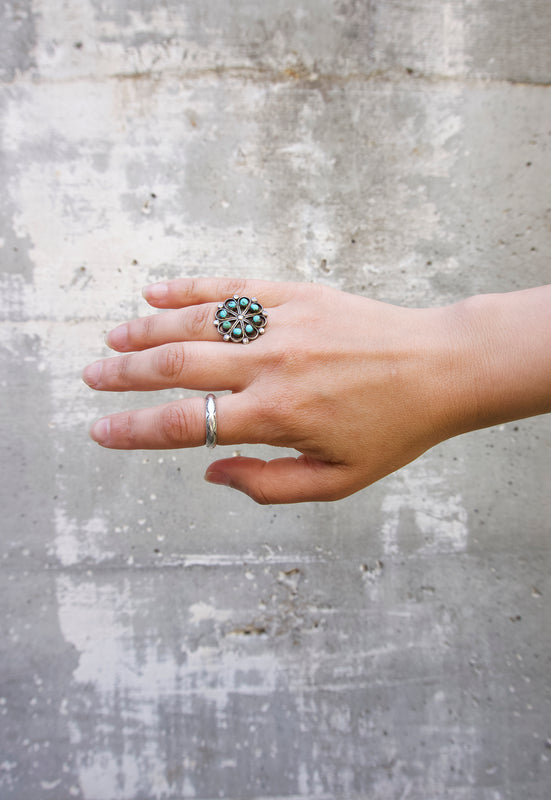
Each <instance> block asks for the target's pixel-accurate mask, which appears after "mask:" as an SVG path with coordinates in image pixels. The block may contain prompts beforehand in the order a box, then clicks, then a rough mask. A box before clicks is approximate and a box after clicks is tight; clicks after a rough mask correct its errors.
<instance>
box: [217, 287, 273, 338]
mask: <svg viewBox="0 0 551 800" xmlns="http://www.w3.org/2000/svg"><path fill="white" fill-rule="evenodd" d="M214 324H215V326H216V329H217V331H218V333H219V334H220V336H221V337H222V338H223V340H224V341H225V342H235V343H236V344H249V342H252V341H253V340H254V339H258V337H259V336H262V334H263V333H264V331H265V330H266V325H267V324H268V314H267V313H266V312H265V311H264V308H263V306H262V304H261V303H260V302H259V301H258V300H257V299H256V297H245V296H243V295H238V294H234V296H233V297H228V299H227V300H225V301H224V302H223V303H218V307H217V309H216V314H215V315H214Z"/></svg>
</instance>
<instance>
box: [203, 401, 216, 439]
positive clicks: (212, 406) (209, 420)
mask: <svg viewBox="0 0 551 800" xmlns="http://www.w3.org/2000/svg"><path fill="white" fill-rule="evenodd" d="M205 399H206V401H207V405H206V409H205V421H206V425H207V438H206V441H205V445H206V446H207V447H211V448H212V447H216V439H217V432H218V430H217V425H216V398H215V396H214V395H213V394H208V395H207V396H206V398H205Z"/></svg>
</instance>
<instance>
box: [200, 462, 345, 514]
mask: <svg viewBox="0 0 551 800" xmlns="http://www.w3.org/2000/svg"><path fill="white" fill-rule="evenodd" d="M205 480H206V481H208V482H209V483H216V484H220V485H223V486H231V488H232V489H238V490H239V491H240V492H244V493H245V494H248V495H249V497H252V499H253V500H255V501H256V502H257V503H261V504H263V505H266V504H268V503H303V502H307V501H309V500H338V499H340V498H341V497H346V495H348V494H351V492H353V491H355V490H356V489H355V488H354V487H353V486H352V485H351V484H352V481H350V476H349V475H348V471H347V469H346V468H345V467H344V466H343V465H339V464H330V463H328V462H326V461H318V460H317V459H313V458H309V457H308V456H299V457H298V458H276V459H274V460H273V461H262V459H260V458H244V457H242V456H236V457H234V458H225V459H222V460H220V461H215V462H214V464H211V465H210V466H209V467H208V469H207V471H206V473H205Z"/></svg>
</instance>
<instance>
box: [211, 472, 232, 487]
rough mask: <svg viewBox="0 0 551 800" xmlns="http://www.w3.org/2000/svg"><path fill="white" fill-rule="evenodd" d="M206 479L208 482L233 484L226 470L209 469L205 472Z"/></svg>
mask: <svg viewBox="0 0 551 800" xmlns="http://www.w3.org/2000/svg"><path fill="white" fill-rule="evenodd" d="M205 480H206V482H207V483H216V484H217V485H218V486H231V482H230V476H229V475H226V474H225V473H224V472H216V471H215V470H207V472H206V473H205Z"/></svg>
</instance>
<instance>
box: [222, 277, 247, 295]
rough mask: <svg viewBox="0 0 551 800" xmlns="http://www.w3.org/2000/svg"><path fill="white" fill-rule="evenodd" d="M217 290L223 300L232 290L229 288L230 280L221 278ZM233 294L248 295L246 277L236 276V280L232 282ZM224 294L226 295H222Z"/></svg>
mask: <svg viewBox="0 0 551 800" xmlns="http://www.w3.org/2000/svg"><path fill="white" fill-rule="evenodd" d="M216 292H217V295H218V296H219V297H220V299H221V300H222V299H225V298H226V297H227V295H228V294H229V293H230V290H229V289H228V281H227V279H225V280H220V281H218V282H217V284H216ZM231 294H232V295H234V294H243V295H246V294H247V281H246V280H245V279H244V278H236V280H235V281H232V283H231ZM222 295H224V297H222Z"/></svg>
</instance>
